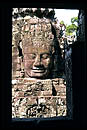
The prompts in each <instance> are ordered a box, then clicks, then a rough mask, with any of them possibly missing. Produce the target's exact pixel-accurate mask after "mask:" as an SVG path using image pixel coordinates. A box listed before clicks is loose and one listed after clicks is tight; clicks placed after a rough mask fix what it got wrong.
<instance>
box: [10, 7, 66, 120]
mask: <svg viewBox="0 0 87 130" xmlns="http://www.w3.org/2000/svg"><path fill="white" fill-rule="evenodd" d="M25 10H26V9H25ZM17 11H19V12H17V13H14V12H13V20H12V118H37V117H56V116H66V115H67V104H66V78H65V76H64V68H63V66H62V64H63V63H62V64H60V63H61V62H62V61H63V59H62V57H63V56H62V53H61V49H60V50H59V51H58V52H56V53H59V52H60V54H61V55H60V56H57V55H55V60H54V63H55V69H53V73H52V78H51V79H44V80H37V79H36V80H33V79H30V78H27V77H26V76H25V73H24V72H25V71H24V65H23V52H22V51H23V39H26V38H28V37H29V40H30V34H31V35H33V33H34V26H32V23H38V22H40V21H41V16H40V18H38V17H37V16H32V13H31V12H32V11H31V10H30V12H27V13H28V14H27V13H26V11H25V13H24V12H23V9H19V10H17ZM35 12H36V11H35ZM44 12H45V11H44ZM49 13H50V12H49V10H48V12H47V14H46V12H45V15H46V17H44V14H43V17H44V20H45V22H48V23H49V20H51V21H52V19H53V16H54V15H53V14H51V15H49ZM51 13H52V12H51ZM26 14H27V15H26ZM36 14H38V13H36ZM49 16H51V17H50V19H49V20H48V18H49ZM35 20H36V21H35ZM44 20H42V25H44ZM52 24H53V26H54V29H55V30H56V32H57V33H56V37H57V40H59V33H60V30H59V28H58V27H57V26H56V25H55V24H54V23H53V22H52ZM47 25H48V26H45V25H44V29H45V27H47V28H48V33H49V30H50V24H47ZM38 29H40V30H41V27H40V28H39V27H38ZM30 30H31V31H30ZM37 33H38V32H37ZM47 35H48V34H47V33H46V34H45V37H47V39H48V40H49V38H50V39H52V34H50V33H49V37H48V36H47ZM57 43H58V44H57V45H58V46H59V45H60V44H59V41H57ZM58 46H56V47H57V48H58ZM58 58H59V59H58ZM58 61H59V62H58ZM58 67H59V68H58ZM57 68H58V69H60V72H58V69H57ZM58 75H59V77H58Z"/></svg>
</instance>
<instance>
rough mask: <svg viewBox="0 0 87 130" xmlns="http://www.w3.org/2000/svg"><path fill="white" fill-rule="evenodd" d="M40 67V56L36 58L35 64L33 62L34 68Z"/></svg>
mask: <svg viewBox="0 0 87 130" xmlns="http://www.w3.org/2000/svg"><path fill="white" fill-rule="evenodd" d="M40 65H41V58H40V55H37V56H36V59H35V62H34V66H36V67H37V66H40Z"/></svg>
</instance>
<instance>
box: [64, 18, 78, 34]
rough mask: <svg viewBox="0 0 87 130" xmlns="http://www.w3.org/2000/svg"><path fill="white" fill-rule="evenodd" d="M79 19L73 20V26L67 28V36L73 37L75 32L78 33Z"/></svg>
mask: <svg viewBox="0 0 87 130" xmlns="http://www.w3.org/2000/svg"><path fill="white" fill-rule="evenodd" d="M77 23H78V17H73V18H71V24H70V25H68V26H66V35H73V32H76V31H77V27H78V25H77Z"/></svg>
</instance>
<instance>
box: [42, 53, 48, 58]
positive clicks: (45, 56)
mask: <svg viewBox="0 0 87 130" xmlns="http://www.w3.org/2000/svg"><path fill="white" fill-rule="evenodd" d="M48 57H49V54H42V56H41V58H43V59H47V58H48Z"/></svg>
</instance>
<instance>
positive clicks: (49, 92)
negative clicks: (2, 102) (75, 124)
mask: <svg viewBox="0 0 87 130" xmlns="http://www.w3.org/2000/svg"><path fill="white" fill-rule="evenodd" d="M64 82H65V81H64V80H63V79H52V80H50V79H48V80H31V79H29V78H21V79H18V80H13V85H12V117H13V118H34V117H56V116H66V110H67V108H66V86H65V85H64V84H65V83H64Z"/></svg>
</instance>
